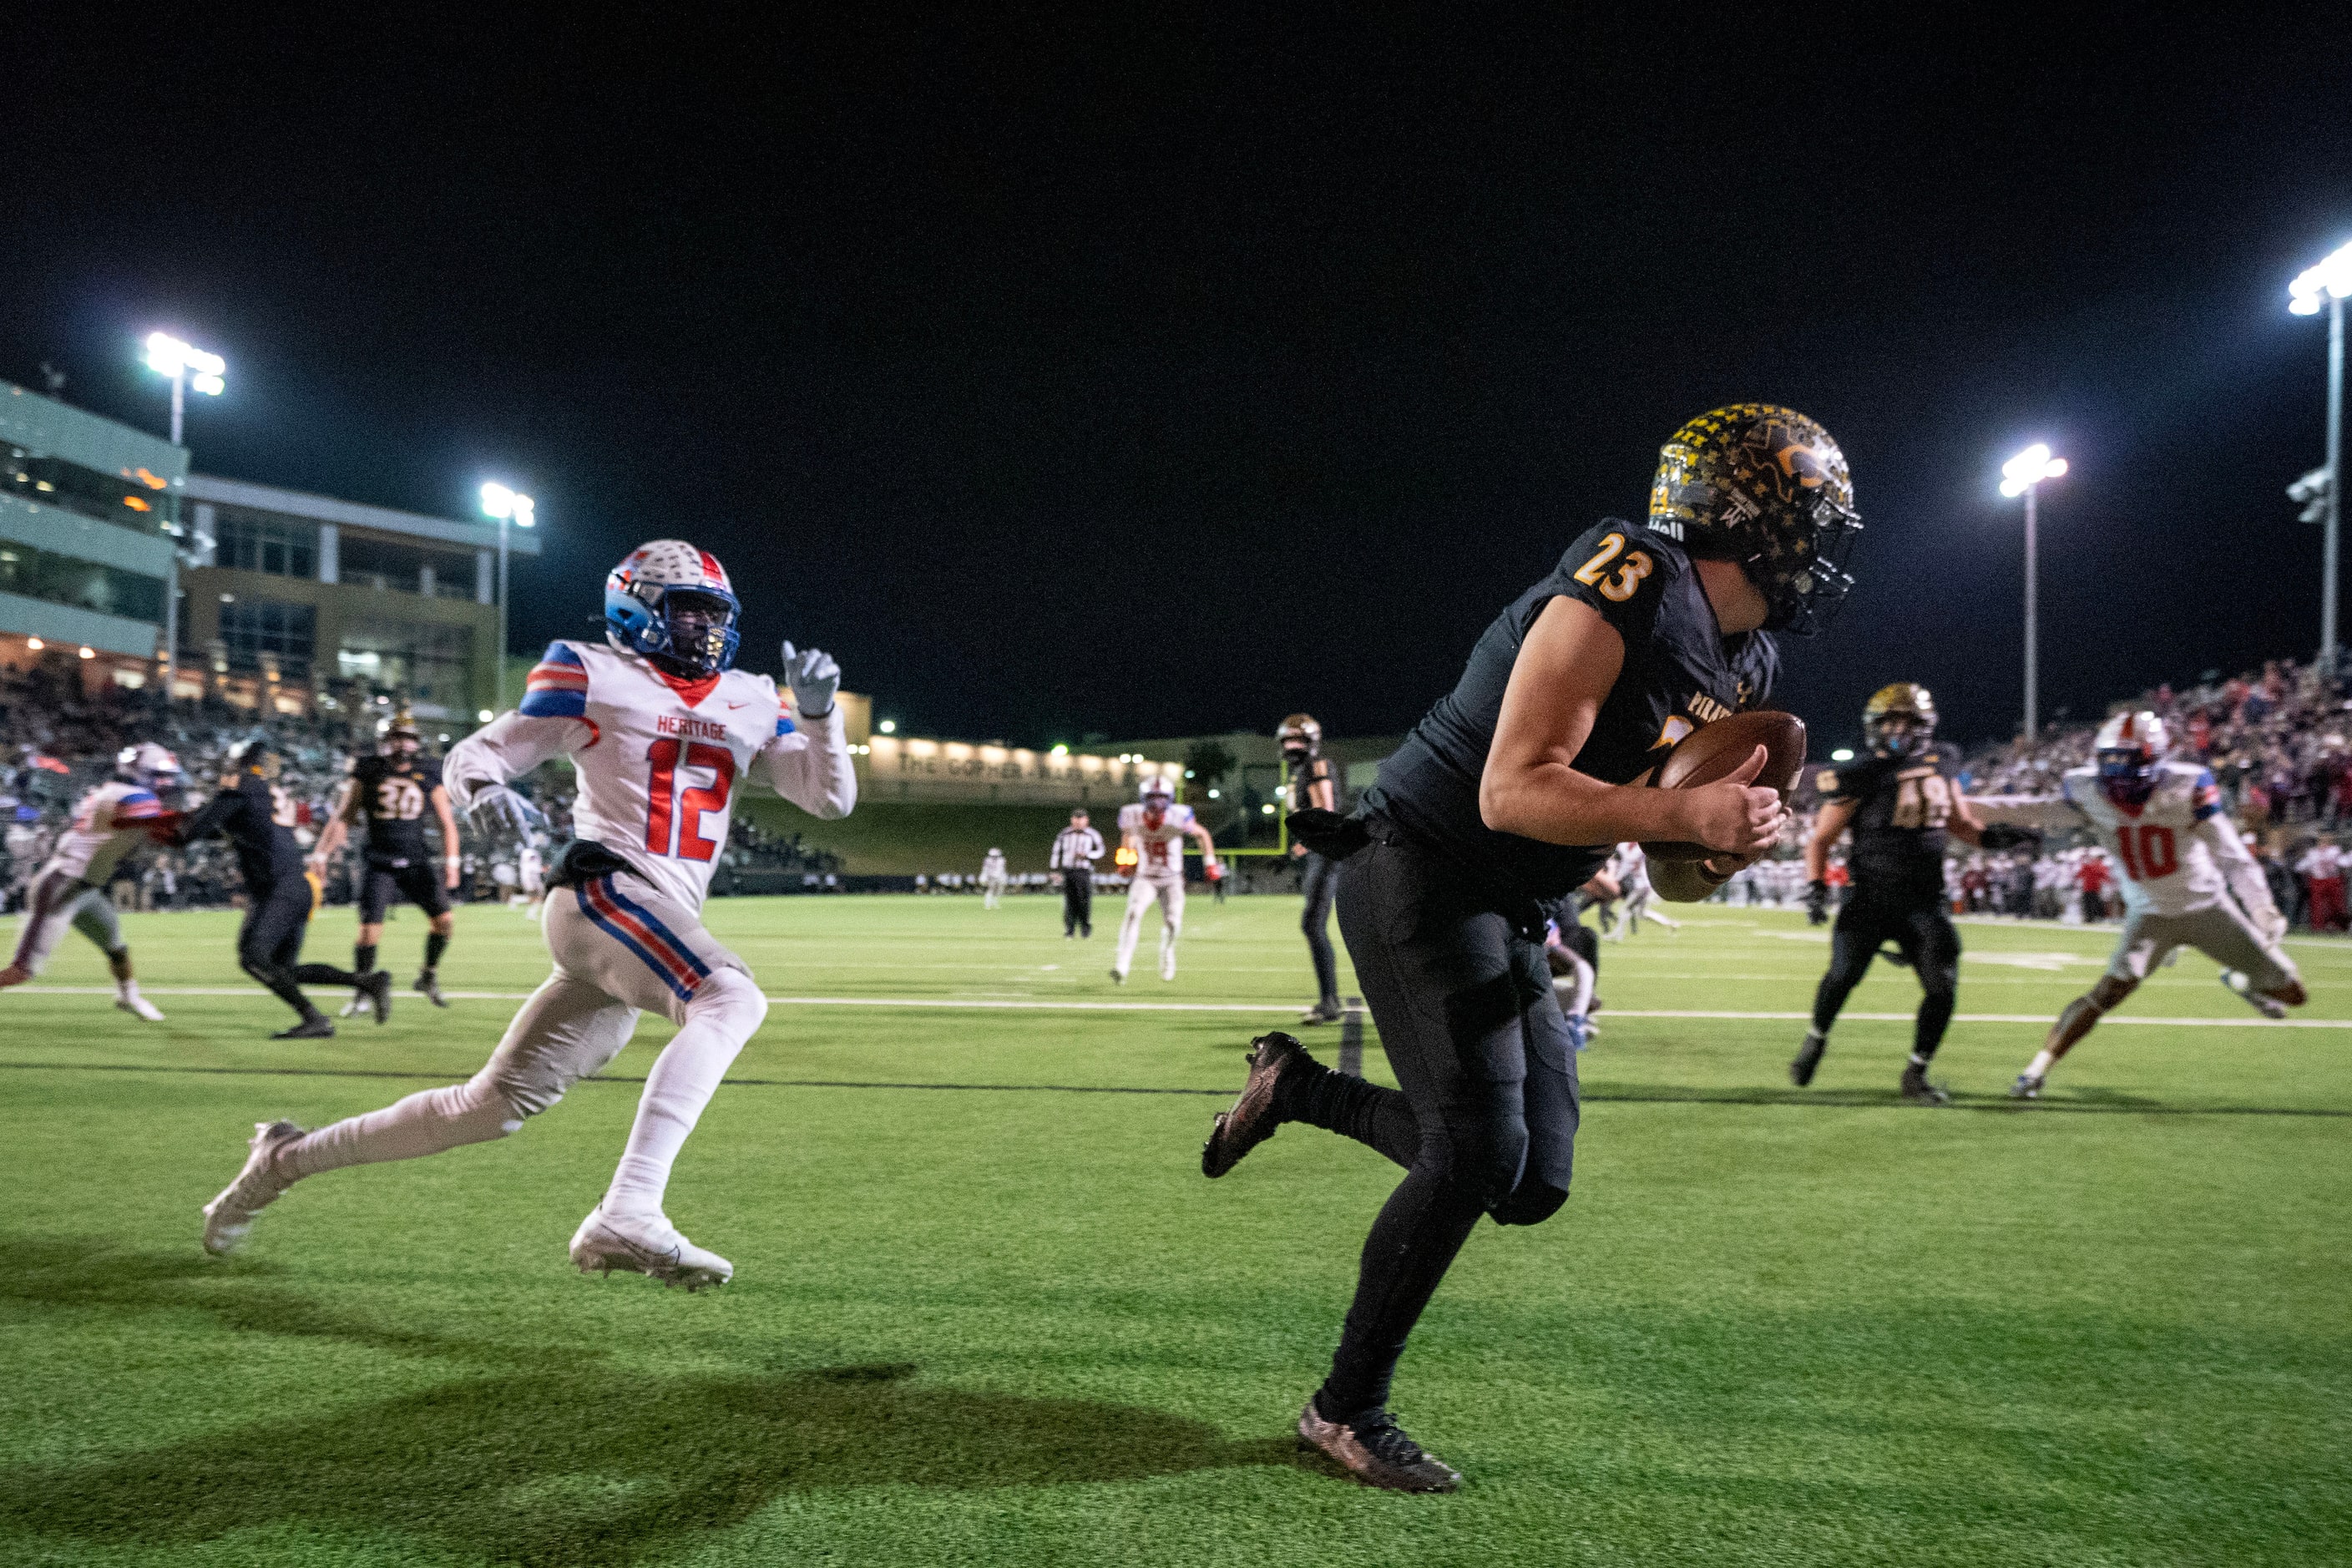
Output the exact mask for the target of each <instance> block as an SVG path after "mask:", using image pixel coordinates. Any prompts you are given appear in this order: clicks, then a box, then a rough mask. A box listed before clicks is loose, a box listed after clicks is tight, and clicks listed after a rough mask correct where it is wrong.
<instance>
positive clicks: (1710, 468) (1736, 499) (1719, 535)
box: [1649, 403, 1862, 637]
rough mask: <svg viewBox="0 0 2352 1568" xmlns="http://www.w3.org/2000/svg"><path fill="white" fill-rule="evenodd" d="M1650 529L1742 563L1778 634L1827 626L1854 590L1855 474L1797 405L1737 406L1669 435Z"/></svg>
mask: <svg viewBox="0 0 2352 1568" xmlns="http://www.w3.org/2000/svg"><path fill="white" fill-rule="evenodd" d="M1649 525H1650V527H1651V528H1652V529H1654V530H1655V531H1658V532H1660V533H1663V534H1664V535H1665V536H1666V537H1667V538H1669V539H1672V540H1675V541H1676V542H1679V543H1680V544H1681V545H1682V546H1683V548H1684V549H1685V550H1687V551H1688V552H1690V553H1691V554H1692V555H1694V556H1696V557H1698V558H1700V559H1703V560H1712V561H1736V562H1738V563H1739V564H1740V566H1741V567H1742V568H1744V569H1745V570H1746V571H1747V573H1748V579H1749V580H1750V581H1751V582H1753V583H1754V584H1756V586H1757V588H1758V589H1759V591H1761V592H1762V594H1763V595H1764V597H1765V600H1766V602H1767V603H1768V604H1769V606H1770V610H1769V618H1768V619H1767V620H1766V621H1765V623H1764V624H1765V626H1766V627H1767V628H1768V629H1770V630H1773V631H1790V632H1794V633H1796V634H1797V635H1798V636H1800V637H1807V636H1811V634H1812V633H1814V632H1817V631H1819V630H1821V629H1822V627H1823V626H1827V625H1828V624H1829V622H1830V619H1831V617H1832V616H1833V615H1834V614H1835V613H1836V610H1837V606H1838V605H1839V604H1840V603H1842V602H1843V600H1844V598H1845V595H1846V593H1847V591H1848V590H1849V589H1851V588H1852V587H1853V577H1852V576H1851V575H1849V574H1847V572H1846V570H1845V559H1846V556H1847V554H1848V553H1849V552H1851V551H1852V550H1853V536H1854V535H1855V534H1857V533H1859V532H1860V531H1862V518H1861V515H1860V514H1859V513H1857V512H1856V511H1855V510H1853V474H1852V472H1851V471H1850V470H1849V469H1848V468H1847V467H1846V461H1845V454H1844V453H1843V452H1841V451H1839V450H1838V444H1837V443H1836V442H1835V441H1833V440H1832V439H1831V438H1830V433H1829V432H1828V431H1827V430H1824V429H1822V426H1821V424H1820V423H1819V422H1818V421H1816V420H1813V419H1810V418H1808V417H1806V416H1804V415H1802V414H1800V413H1798V412H1797V411H1796V410H1795V409H1793V408H1783V407H1780V405H1777V404H1770V403H1734V404H1730V405H1727V406H1725V407H1722V408H1717V409H1713V410H1710V411H1709V412H1707V413H1705V414H1702V415H1700V416H1698V417H1697V418H1696V419H1693V420H1692V421H1690V422H1689V423H1688V424H1686V425H1685V426H1683V427H1682V428H1681V429H1679V430H1677V431H1675V433H1674V435H1672V436H1671V437H1667V440H1666V444H1665V446H1664V448H1662V449H1661V450H1660V452H1659V454H1658V474H1657V479H1655V481H1654V483H1653V484H1652V485H1651V487H1650V515H1649Z"/></svg>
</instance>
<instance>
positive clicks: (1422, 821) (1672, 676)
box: [1364, 519, 1780, 917]
mask: <svg viewBox="0 0 2352 1568" xmlns="http://www.w3.org/2000/svg"><path fill="white" fill-rule="evenodd" d="M1559 598H1567V599H1575V600H1577V601H1578V602H1580V603H1581V604H1584V605H1590V606H1591V608H1592V609H1594V610H1596V611H1598V612H1599V613H1600V616H1601V619H1602V620H1604V621H1606V622H1608V623H1609V625H1610V626H1612V627H1614V628H1615V629H1616V632H1617V635H1618V636H1619V637H1621V638H1622V639H1623V641H1624V645H1625V661H1624V664H1623V666H1622V668H1620V669H1619V671H1618V674H1617V681H1616V684H1615V685H1614V686H1612V687H1611V688H1610V690H1609V695H1608V697H1607V698H1606V699H1605V700H1603V701H1602V702H1601V711H1600V712H1599V713H1598V714H1597V715H1595V717H1594V719H1593V722H1592V732H1591V734H1590V735H1588V736H1586V737H1585V741H1584V746H1583V749H1582V750H1580V751H1579V752H1577V753H1576V760H1575V767H1576V770H1577V772H1579V773H1583V774H1585V775H1586V776H1588V777H1590V778H1596V779H1599V780H1601V782H1602V783H1604V784H1631V783H1633V781H1634V780H1635V779H1637V778H1639V777H1640V776H1641V775H1642V774H1643V773H1647V772H1648V771H1649V770H1650V769H1651V768H1653V767H1655V766H1656V765H1657V763H1658V761H1659V759H1660V758H1662V757H1664V755H1665V754H1666V751H1667V749H1668V748H1670V747H1671V746H1673V745H1674V743H1675V742H1676V741H1679V740H1681V739H1682V738H1683V737H1684V736H1685V735H1687V734H1689V733H1690V732H1691V731H1693V730H1696V729H1697V728H1699V727H1700V726H1701V725H1703V724H1710V723H1713V722H1714V721H1716V720H1717V719H1720V718H1723V717H1724V716H1725V715H1727V714H1729V713H1735V712H1738V711H1739V710H1742V709H1748V708H1754V707H1756V706H1757V705H1759V703H1761V702H1762V701H1763V700H1765V698H1766V697H1767V696H1769V694H1770V692H1771V689H1772V681H1773V678H1774V676H1775V675H1777V674H1778V673H1779V669H1780V654H1779V651H1778V650H1777V649H1776V648H1775V647H1773V643H1772V638H1771V637H1769V635H1768V634H1766V633H1763V632H1748V633H1745V634H1742V635H1740V636H1738V637H1725V636H1724V635H1723V628H1722V627H1721V626H1718V625H1717V622H1716V618H1715V607H1714V605H1712V604H1711V603H1709V601H1708V599H1707V596H1706V590H1705V589H1704V587H1702V586H1701V584H1700V582H1699V575H1698V573H1697V571H1696V569H1694V568H1693V566H1692V564H1691V559H1690V557H1689V556H1688V555H1686V554H1685V553H1684V552H1683V549H1682V546H1681V545H1680V544H1678V543H1676V542H1675V541H1674V540H1673V539H1671V538H1669V537H1667V536H1666V535H1665V534H1664V533H1661V532H1658V531H1654V530H1652V529H1649V528H1646V527H1644V526H1643V525H1641V524H1639V523H1629V522H1620V521H1615V520H1613V519H1612V520H1610V521H1605V522H1601V523H1600V524H1597V525H1596V526H1594V527H1593V528H1591V529H1590V530H1588V531H1586V532H1585V533H1584V534H1583V535H1582V536H1581V537H1580V538H1579V539H1578V540H1577V541H1576V542H1575V543H1573V544H1571V545H1570V546H1569V548H1568V553H1566V554H1565V555H1563V556H1561V557H1560V560H1559V565H1557V566H1555V567H1553V568H1552V570H1551V572H1550V574H1549V575H1548V576H1546V577H1545V578H1544V579H1543V580H1542V581H1541V582H1539V583H1538V584H1536V585H1535V586H1533V587H1531V588H1529V589H1528V591H1527V592H1526V593H1524V594H1521V595H1519V596H1518V597H1517V599H1514V600H1513V601H1512V602H1511V604H1510V606H1509V607H1508V608H1507V609H1506V610H1505V611H1504V612H1503V613H1502V614H1501V615H1500V616H1496V618H1495V621H1494V623H1493V624H1492V625H1490V626H1487V628H1486V633H1485V634H1484V635H1483V636H1481V637H1479V639H1478V642H1477V646H1475V647H1473V648H1472V649H1471V650H1470V662H1469V664H1468V666H1467V667H1466V668H1464V670H1463V672H1462V679H1460V680H1459V681H1458V682H1456V683H1455V685H1454V689H1453V690H1452V691H1450V692H1448V693H1447V694H1446V695H1444V697H1441V698H1439V699H1438V700H1437V704H1436V706H1434V707H1433V708H1432V709H1430V710H1429V712H1428V714H1427V715H1426V716H1424V717H1423V720H1422V721H1421V722H1420V723H1419V724H1417V725H1415V726H1414V727H1413V731H1412V734H1410V735H1408V736H1406V737H1405V742H1404V744H1403V745H1402V746H1400V747H1399V748H1398V749H1397V750H1396V752H1394V753H1393V754H1391V756H1390V757H1389V759H1388V760H1387V761H1386V762H1384V763H1381V773H1380V780H1379V782H1378V783H1377V784H1374V785H1373V786H1372V788H1371V789H1370V790H1369V791H1367V792H1366V793H1365V797H1364V805H1365V809H1366V810H1368V811H1370V812H1377V813H1379V814H1381V815H1382V816H1386V817H1388V818H1389V820H1391V822H1393V823H1395V824H1396V825H1397V826H1399V827H1400V828H1402V829H1403V830H1404V831H1405V832H1406V833H1407V834H1409V835H1410V836H1412V837H1414V838H1417V839H1420V840H1422V841H1423V842H1425V843H1428V844H1431V845H1433V846H1434V847H1437V848H1438V849H1441V850H1443V851H1444V852H1445V854H1446V855H1447V856H1448V857H1449V858H1452V859H1454V861H1456V862H1457V863H1459V864H1461V865H1462V866H1464V867H1465V868H1468V869H1469V870H1470V871H1471V872H1472V873H1473V874H1474V875H1475V877H1476V879H1477V880H1478V882H1479V883H1480V885H1481V886H1483V887H1484V888H1486V889H1487V890H1488V892H1489V895H1490V897H1492V898H1493V899H1494V900H1495V902H1496V908H1497V909H1498V910H1499V911H1500V912H1502V913H1505V914H1509V915H1513V916H1515V917H1523V916H1524V913H1525V910H1526V909H1527V906H1528V905H1529V904H1533V905H1534V906H1536V907H1537V908H1538V909H1539V910H1541V911H1543V913H1545V914H1549V912H1550V911H1551V910H1553V909H1556V908H1557V907H1558V905H1559V900H1562V899H1564V898H1566V897H1567V896H1568V895H1569V894H1570V893H1572V892H1574V891H1575V890H1576V889H1578V888H1579V887H1580V886H1581V885H1582V884H1583V883H1584V882H1585V881H1586V880H1587V879H1590V878H1591V875H1592V873H1593V872H1595V871H1597V870H1599V869H1600V868H1601V866H1602V865H1603V864H1605V863H1606V862H1607V860H1608V858H1609V856H1610V854H1611V853H1612V850H1614V848H1615V846H1614V845H1609V844H1597V845H1592V846H1589V847H1573V846H1563V845H1558V844H1544V843H1539V842H1538V841H1537V840H1535V839H1532V838H1525V837H1520V836H1519V835H1517V834H1515V833H1500V832H1497V831H1496V830H1495V829H1494V828H1491V827H1489V826H1486V822H1485V820H1484V819H1483V818H1482V817H1481V816H1479V812H1478V780H1479V777H1480V775H1481V774H1482V773H1484V772H1485V771H1486V753H1487V752H1489V751H1491V750H1492V749H1493V747H1494V744H1495V726H1496V722H1497V721H1498V720H1499V719H1500V718H1501V716H1502V710H1503V692H1504V689H1506V688H1507V687H1508V686H1509V684H1510V680H1511V667H1512V666H1513V665H1514V664H1515V663H1516V662H1517V659H1518V657H1519V648H1520V647H1521V645H1523V644H1524V643H1525V642H1526V641H1527V637H1528V632H1529V631H1531V630H1532V629H1533V628H1534V626H1535V624H1536V620H1537V618H1538V616H1541V615H1542V614H1543V613H1544V611H1545V609H1546V608H1548V607H1549V605H1550V604H1551V602H1552V601H1553V600H1554V599H1559Z"/></svg>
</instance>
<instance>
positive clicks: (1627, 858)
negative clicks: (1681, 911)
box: [1609, 844, 1683, 942]
mask: <svg viewBox="0 0 2352 1568" xmlns="http://www.w3.org/2000/svg"><path fill="white" fill-rule="evenodd" d="M1609 875H1610V876H1611V877H1612V878H1614V879H1616V882H1617V885H1618V886H1619V887H1620V888H1622V889H1624V898H1625V907H1624V908H1623V909H1622V910H1619V911H1618V912H1619V914H1621V915H1622V917H1623V918H1622V921H1620V922H1619V924H1618V927H1617V932H1616V936H1617V940H1618V941H1619V942H1622V941H1624V940H1625V939H1626V938H1627V937H1629V936H1633V935H1636V934H1638V933H1639V932H1640V931H1641V929H1642V917H1643V916H1644V915H1647V916H1648V917H1649V918H1650V919H1652V920H1654V921H1657V922H1658V923H1659V924H1660V925H1662V926H1664V927H1665V928H1666V929H1667V930H1668V931H1680V930H1682V929H1683V922H1682V921H1678V920H1675V918H1674V917H1673V916H1671V915H1664V914H1660V913H1659V912H1658V911H1657V910H1654V909H1652V908H1651V907H1650V894H1651V891H1652V889H1651V887H1650V858H1649V856H1647V855H1645V854H1644V853H1643V850H1642V847H1641V846H1640V845H1638V844H1620V845H1619V846H1617V853H1616V855H1615V857H1614V858H1612V859H1611V860H1610V862H1609Z"/></svg>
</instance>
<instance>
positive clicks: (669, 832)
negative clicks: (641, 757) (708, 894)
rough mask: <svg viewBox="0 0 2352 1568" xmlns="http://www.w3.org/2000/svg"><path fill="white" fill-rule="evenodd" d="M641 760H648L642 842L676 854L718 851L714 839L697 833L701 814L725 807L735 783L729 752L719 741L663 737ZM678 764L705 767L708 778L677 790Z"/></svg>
mask: <svg viewBox="0 0 2352 1568" xmlns="http://www.w3.org/2000/svg"><path fill="white" fill-rule="evenodd" d="M646 762H647V763H650V764H651V765H652V776H651V777H650V778H649V779H648V780H647V781H646V784H647V796H648V798H647V801H646V848H647V849H649V850H651V851H653V852H654V853H655V854H656V855H671V856H675V857H677V858H678V859H681V860H708V859H709V858H711V857H712V856H714V855H716V854H718V853H719V843H718V841H717V840H716V839H711V838H705V837H703V836H702V815H703V813H705V812H707V811H725V810H726V809H727V795H728V792H729V791H730V790H732V789H733V788H734V787H735V754H734V753H733V752H730V751H729V750H728V749H727V748H726V747H724V746H712V745H708V744H705V743H704V742H700V741H679V740H674V739H671V738H668V737H664V738H663V739H661V740H658V741H656V742H654V743H653V744H652V745H651V746H648V747H647V748H646ZM681 767H688V768H709V770H710V783H709V784H689V785H688V787H687V788H686V789H684V790H680V789H679V788H678V776H677V773H678V769H679V768H681ZM673 844H674V845H675V847H673Z"/></svg>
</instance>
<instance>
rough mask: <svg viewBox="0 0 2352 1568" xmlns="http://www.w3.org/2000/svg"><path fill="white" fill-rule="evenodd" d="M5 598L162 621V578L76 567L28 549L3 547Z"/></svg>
mask: <svg viewBox="0 0 2352 1568" xmlns="http://www.w3.org/2000/svg"><path fill="white" fill-rule="evenodd" d="M0 594H22V595H25V596H26V598H29V599H46V600H47V601H48V602H49V603H51V604H53V605H73V606H74V607H75V608H77V609H82V610H96V611H97V612H98V613H99V614H100V615H102V616H127V617H129V618H130V619H131V620H134V621H160V620H162V619H163V579H162V578H160V577H147V576H142V575H141V574H139V573H136V572H125V571H124V570H122V569H121V567H119V566H100V565H99V564H98V563H96V562H92V561H77V560H75V559H74V558H73V557H72V556H70V555H59V554H58V553H57V552H54V551H48V550H35V549H34V548H32V547H31V546H30V545H26V544H5V545H0Z"/></svg>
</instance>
